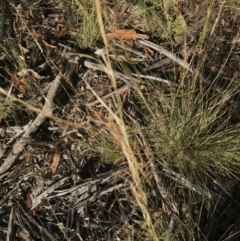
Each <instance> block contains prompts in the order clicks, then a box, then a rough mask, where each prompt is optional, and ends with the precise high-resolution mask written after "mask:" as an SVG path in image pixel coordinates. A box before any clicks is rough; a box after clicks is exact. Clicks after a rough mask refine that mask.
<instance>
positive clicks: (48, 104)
mask: <svg viewBox="0 0 240 241" xmlns="http://www.w3.org/2000/svg"><path fill="white" fill-rule="evenodd" d="M61 77H62V74H58V75H57V76H56V78H55V79H54V80H53V81H52V84H51V87H50V89H49V91H48V94H47V97H46V98H45V104H44V106H43V109H42V111H41V112H40V113H39V114H38V116H37V118H36V119H35V120H34V121H33V122H32V123H31V125H30V126H29V127H28V129H27V130H26V131H25V133H24V134H23V135H22V137H21V139H20V140H19V141H17V142H16V143H15V144H14V146H13V149H12V151H11V153H10V154H9V155H8V157H7V158H6V159H5V161H4V163H3V164H2V166H1V167H0V174H2V173H4V172H6V171H7V170H8V169H9V168H10V167H11V166H12V164H13V163H14V161H15V160H16V158H17V157H18V156H19V154H20V153H21V152H22V151H23V148H24V147H25V146H26V145H27V143H28V142H29V139H30V136H31V135H32V134H33V133H34V132H36V130H37V129H38V128H39V126H40V125H41V124H42V123H43V122H44V121H45V119H46V115H44V113H51V112H52V111H53V109H54V108H53V98H54V96H55V95H56V92H57V90H58V87H59V85H60V79H61Z"/></svg>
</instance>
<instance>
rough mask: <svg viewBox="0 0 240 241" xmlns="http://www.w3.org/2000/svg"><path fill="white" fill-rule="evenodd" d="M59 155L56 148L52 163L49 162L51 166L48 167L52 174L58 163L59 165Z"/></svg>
mask: <svg viewBox="0 0 240 241" xmlns="http://www.w3.org/2000/svg"><path fill="white" fill-rule="evenodd" d="M60 157H61V153H60V151H59V150H58V148H57V150H56V151H55V153H54V157H53V161H52V164H51V167H50V168H51V170H52V175H54V174H55V173H56V172H57V168H58V165H59V162H60Z"/></svg>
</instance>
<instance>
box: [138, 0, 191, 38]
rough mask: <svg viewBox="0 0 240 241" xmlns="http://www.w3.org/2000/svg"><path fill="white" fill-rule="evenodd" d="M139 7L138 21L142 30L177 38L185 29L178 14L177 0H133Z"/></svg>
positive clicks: (164, 36)
mask: <svg viewBox="0 0 240 241" xmlns="http://www.w3.org/2000/svg"><path fill="white" fill-rule="evenodd" d="M134 3H135V4H137V5H138V6H139V9H140V13H141V14H140V19H141V20H140V21H141V26H142V27H143V29H144V31H146V32H148V33H151V34H152V35H154V36H157V35H158V36H159V35H160V36H161V38H162V39H168V38H173V39H175V40H177V39H178V38H179V37H181V36H182V35H183V34H184V33H185V32H186V31H187V27H186V23H185V21H184V20H183V17H182V16H181V15H180V14H179V11H178V8H177V1H175V0H162V1H156V0H151V1H142V0H138V1H134Z"/></svg>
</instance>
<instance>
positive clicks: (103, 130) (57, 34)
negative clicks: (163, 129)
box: [0, 1, 240, 240]
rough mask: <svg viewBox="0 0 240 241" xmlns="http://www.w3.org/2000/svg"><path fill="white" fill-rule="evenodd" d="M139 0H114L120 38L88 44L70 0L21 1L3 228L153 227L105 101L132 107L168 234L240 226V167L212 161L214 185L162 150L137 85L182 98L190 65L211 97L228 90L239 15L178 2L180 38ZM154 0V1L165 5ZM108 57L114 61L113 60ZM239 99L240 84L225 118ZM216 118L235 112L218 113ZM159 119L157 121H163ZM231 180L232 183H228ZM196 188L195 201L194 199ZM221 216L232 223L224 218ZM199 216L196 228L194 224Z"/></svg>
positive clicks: (5, 81)
mask: <svg viewBox="0 0 240 241" xmlns="http://www.w3.org/2000/svg"><path fill="white" fill-rule="evenodd" d="M76 2H77V1H76ZM133 2H134V1H129V2H124V1H122V3H120V2H119V4H120V6H119V9H116V8H117V6H113V3H111V1H109V3H108V4H107V5H106V6H105V10H106V11H109V12H108V13H109V19H108V20H109V21H110V20H113V22H114V23H115V26H114V28H112V27H111V26H108V25H107V24H106V26H105V28H106V29H105V31H106V38H107V40H108V41H109V49H106V46H104V45H103V42H102V40H101V38H99V39H98V40H97V41H96V42H95V43H94V45H93V46H90V47H89V48H86V49H81V48H79V47H78V46H77V44H76V39H75V35H74V33H75V31H74V30H75V29H74V27H75V28H76V26H77V25H78V24H79V23H78V22H77V21H82V20H78V19H76V20H74V21H75V25H73V26H69V22H68V21H67V17H68V16H67V7H66V8H64V7H63V6H64V4H67V3H66V1H62V2H59V3H60V4H59V5H58V6H57V4H56V2H53V1H36V2H34V3H30V2H25V1H20V2H18V1H16V2H15V1H14V2H12V4H11V10H12V14H13V16H12V17H13V28H12V29H9V31H10V32H11V37H9V38H8V37H7V36H4V38H3V40H2V41H1V56H2V57H1V59H0V63H1V64H0V78H1V79H2V81H1V86H0V93H1V95H2V96H3V98H5V99H6V100H10V101H11V103H13V106H12V107H11V112H10V113H8V115H7V116H4V117H3V118H2V120H1V121H2V126H1V129H0V132H1V146H0V157H1V160H0V199H1V202H0V227H1V228H0V238H1V239H3V240H72V239H73V240H129V238H130V237H131V239H132V240H147V238H149V237H150V234H151V232H150V231H149V230H148V229H146V224H145V223H144V221H145V217H144V215H143V213H142V209H141V208H140V205H142V204H139V203H137V201H136V200H135V199H134V198H135V196H133V193H132V190H133V186H132V180H131V175H130V173H129V170H128V166H127V162H126V157H125V156H124V155H123V153H122V151H121V149H120V145H119V143H118V142H117V140H116V139H114V138H111V130H112V129H110V128H109V127H110V126H111V128H116V125H115V123H114V121H113V120H112V119H111V116H110V115H109V113H108V111H107V109H106V108H104V105H107V106H108V107H109V108H110V109H111V110H112V111H113V112H114V113H116V115H118V116H121V115H123V116H122V118H123V119H124V121H125V122H126V126H127V128H128V130H129V138H130V140H131V142H132V143H131V144H132V148H134V154H135V155H136V157H137V160H139V170H140V169H141V168H140V166H141V167H143V169H141V170H144V173H141V179H142V180H144V181H143V182H145V183H144V188H145V192H146V193H147V194H148V205H149V207H147V208H148V210H149V213H150V214H151V218H152V224H153V226H154V229H155V232H156V233H157V235H158V238H159V239H160V237H161V238H162V239H163V238H164V237H167V235H168V238H169V237H171V238H172V240H194V239H201V240H223V239H226V238H228V240H233V239H231V237H235V238H236V237H237V233H238V232H239V229H238V227H239V225H238V222H239V215H232V216H233V217H234V218H233V219H231V218H230V216H231V211H232V210H234V212H235V213H236V212H239V205H237V203H236V202H234V199H238V198H239V195H238V193H239V192H238V190H239V180H238V179H237V178H236V176H237V174H238V173H239V171H238V170H237V168H236V169H235V170H233V171H232V172H231V174H233V175H230V174H229V173H225V174H226V175H225V176H224V175H223V173H221V174H220V176H221V175H222V176H221V177H217V176H215V177H214V178H213V177H212V176H211V175H210V173H211V171H212V170H214V166H213V167H212V169H211V167H210V170H206V171H205V172H206V178H205V177H201V178H202V179H204V180H205V179H206V180H205V181H204V185H203V183H202V182H200V181H199V182H197V181H196V180H197V179H196V180H195V179H194V178H193V179H191V178H192V177H190V176H189V175H187V172H184V171H183V172H181V170H182V169H181V168H180V167H178V166H177V165H171V162H169V163H168V162H166V161H165V160H166V158H167V155H165V153H167V150H166V152H162V154H161V155H162V156H160V157H161V158H162V159H159V158H160V157H159V155H157V154H156V153H157V152H158V144H157V143H154V140H153V136H154V135H151V134H150V133H151V132H152V129H151V128H152V126H151V125H152V124H151V121H154V120H153V118H151V119H152V120H150V121H149V118H148V116H149V115H150V114H149V113H148V112H147V111H146V108H144V105H145V104H144V102H141V101H140V99H139V98H138V97H137V93H142V94H141V95H142V96H143V97H144V98H143V99H146V100H147V99H149V100H151V101H152V102H150V103H149V104H150V105H153V106H152V107H154V105H158V103H159V100H161V98H163V96H165V95H166V96H171V94H172V93H177V95H176V96H177V97H176V101H177V100H178V98H179V96H184V95H188V94H187V93H186V90H187V91H189V89H186V86H187V85H188V84H187V83H184V85H183V82H182V78H181V76H182V75H184V76H185V80H186V82H187V81H189V80H193V79H194V78H196V79H198V80H199V79H200V80H201V81H202V82H203V84H204V86H207V88H206V91H207V93H206V95H204V96H203V97H202V98H203V99H204V98H205V99H207V98H208V95H209V96H211V94H212V95H213V96H215V95H221V93H225V92H224V90H225V88H226V86H227V85H228V83H229V82H230V80H231V79H236V80H237V79H239V64H238V63H239V59H238V55H239V49H240V45H239V44H240V42H239V41H238V39H239V36H238V35H236V33H237V32H239V21H240V20H239V19H240V17H239V15H237V13H234V14H233V15H234V17H232V18H230V19H226V18H225V15H224V13H228V11H229V9H228V6H227V5H224V3H222V5H221V6H220V8H221V12H223V13H222V14H223V15H220V14H219V13H216V12H214V11H213V14H212V15H211V16H210V17H209V18H207V4H206V3H202V5H201V3H199V4H200V6H201V7H196V6H195V4H193V2H191V1H190V3H189V4H186V2H184V1H183V2H182V3H181V4H179V6H178V7H177V6H174V7H173V12H175V13H176V14H177V15H178V16H179V18H180V19H181V22H182V23H184V25H186V26H189V28H188V29H187V32H186V33H184V34H183V35H182V36H180V37H179V36H178V37H176V38H175V36H172V35H171V34H170V35H169V36H168V38H167V39H166V38H165V37H163V38H161V34H160V33H147V32H145V31H144V29H143V28H142V24H140V22H141V16H142V15H141V14H142V13H144V12H143V11H142V10H141V8H140V5H139V6H138V5H134V3H133ZM152 2H154V1H150V3H149V4H150V6H149V7H150V8H153V7H154V4H153V5H151V3H152ZM68 4H69V5H67V6H69V8H71V7H72V6H70V3H68ZM121 4H122V5H121ZM215 4H216V3H215ZM0 6H1V5H0ZM78 7H79V6H78ZM214 7H216V9H217V6H214ZM214 7H213V9H215V8H214ZM199 8H200V9H201V11H199ZM113 9H114V11H113ZM157 9H158V8H157ZM133 16H134V17H133ZM80 18H81V16H80ZM214 18H215V19H214ZM214 20H215V21H214ZM218 20H219V21H218ZM206 21H209V22H210V23H209V25H208V26H213V28H212V29H211V30H210V32H209V33H210V38H209V39H208V42H207V43H206V45H205V46H204V47H205V48H208V56H207V57H204V56H202V53H201V51H200V50H199V49H198V47H199V44H198V40H199V39H201V35H200V33H201V31H200V30H202V29H203V28H204V26H205V25H204V24H205V23H206ZM36 23H37V24H36ZM211 24H212V25H211ZM186 26H185V27H186ZM83 34H84V33H83ZM156 36H157V37H156ZM146 37H148V40H146ZM129 40H130V41H129ZM199 41H200V40H199ZM187 48H191V49H195V52H191V51H188V49H187ZM108 51H109V53H108V55H107V52H108ZM106 57H109V58H110V61H111V66H113V69H111V68H109V66H107V65H106V64H105V62H104V61H103V60H104V58H106ZM201 58H203V59H204V58H205V59H206V61H205V63H204V66H200V67H199V66H198V63H200V62H201V61H199V62H197V60H199V59H201ZM199 70H201V72H200V71H199ZM219 70H220V71H219ZM111 75H113V76H114V78H115V79H116V83H115V86H114V85H113V83H112V82H111V80H110V79H109V76H111ZM86 83H87V84H88V85H87V84H86ZM88 86H89V87H91V89H94V90H95V93H92V92H91V91H90V88H88ZM198 87H199V86H198ZM199 88H201V86H200V87H199ZM178 90H181V91H178ZM210 92H211V93H210ZM236 92H238V91H236ZM234 93H235V92H234ZM222 96H223V97H226V95H222ZM151 98H152V99H151ZM154 98H155V100H156V101H155V102H153V100H154ZM167 98H170V97H167ZM237 99H238V95H237V94H236V95H234V96H229V98H227V100H226V102H224V103H225V105H224V110H221V111H222V113H223V114H222V116H224V117H223V119H224V118H225V117H226V116H227V118H229V122H232V123H234V124H236V123H238V122H239V117H240V111H239V104H238V101H237ZM119 101H120V102H119ZM164 101H165V102H164ZM191 101H192V100H191ZM119 103H120V105H119ZM162 103H163V104H162V105H163V106H162V108H163V111H162V112H159V115H160V116H161V117H160V118H161V120H163V121H164V120H165V118H167V116H168V115H169V113H168V112H167V111H165V112H164V110H167V108H168V106H167V102H166V100H165V99H163V102H162ZM103 104H104V105H103ZM164 104H166V106H164ZM184 104H186V103H182V105H184ZM119 106H120V107H121V108H122V111H120V109H119V108H120V107H119ZM211 108H214V107H213V106H211ZM120 113H121V114H120ZM196 113H197V114H198V112H196ZM224 113H226V114H224ZM156 115H158V113H156ZM153 116H154V115H153ZM217 123H218V124H219V125H223V124H224V123H225V122H224V120H223V121H222V122H221V118H220V117H219V120H218V122H217ZM153 125H155V128H158V126H157V124H156V122H155V123H154V124H153ZM178 128H179V130H180V125H178ZM189 128H190V126H189ZM154 130H155V129H154ZM145 133H149V134H145ZM156 135H157V131H155V136H156ZM148 138H149V140H148ZM229 138H230V137H229ZM99 140H100V141H99ZM189 145H190V144H189ZM193 148H194V147H193ZM190 149H191V148H190ZM106 150H108V152H107V157H108V158H107V159H109V160H113V161H106V160H105V159H103V158H102V157H106V153H104V152H106ZM173 150H175V149H173ZM202 152H204V150H203V151H202ZM164 155H165V156H164ZM169 156H171V155H170V154H169ZM183 157H184V150H181V151H178V153H177V154H176V155H175V156H174V158H179V160H182V159H183ZM156 159H159V160H156ZM184 160H186V159H184ZM209 162H210V161H209ZM189 163H191V162H189ZM183 165H184V164H183ZM189 165H190V166H191V164H189ZM191 167H192V166H191ZM192 168H193V169H194V167H192ZM234 168H235V167H234ZM183 170H187V168H185V169H183ZM149 173H151V174H149ZM213 175H215V174H213ZM234 175H235V176H234ZM221 180H225V185H224V184H223V183H221V184H220V183H219V181H221ZM173 187H174V188H173ZM131 188H132V189H131ZM137 191H139V193H140V190H137ZM229 193H231V195H229ZM136 195H137V194H136ZM191 198H192V199H191ZM188 199H191V201H192V202H193V200H195V201H194V203H192V206H191V205H190V204H189V203H188ZM218 217H220V218H218ZM226 217H228V218H227V221H226V220H224V219H225V218H226ZM223 221H226V222H225V223H224V222H223ZM190 223H191V224H190ZM209 223H211V225H212V226H209V227H210V228H208V227H207V225H209ZM222 223H224V228H223V229H221V228H219V227H221V225H222ZM188 225H189V226H188ZM190 227H191V228H192V232H193V233H194V235H193V236H194V237H192V236H191V234H189V233H188V229H189V228H190ZM210 229H211V230H210ZM136 230H137V231H136ZM199 230H200V231H199ZM129 231H131V232H132V233H130V232H129ZM142 231H144V232H142ZM151 235H152V234H151ZM153 237H154V236H153ZM169 239H170V238H169ZM155 240H157V239H156V237H155Z"/></svg>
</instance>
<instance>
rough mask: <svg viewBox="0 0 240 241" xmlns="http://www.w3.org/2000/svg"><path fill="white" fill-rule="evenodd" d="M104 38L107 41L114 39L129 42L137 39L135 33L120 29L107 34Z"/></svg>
mask: <svg viewBox="0 0 240 241" xmlns="http://www.w3.org/2000/svg"><path fill="white" fill-rule="evenodd" d="M106 37H107V40H108V41H111V40H114V39H122V40H131V39H134V38H136V37H137V32H136V31H134V30H129V29H121V30H116V31H115V32H113V33H108V34H107V36H106Z"/></svg>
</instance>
